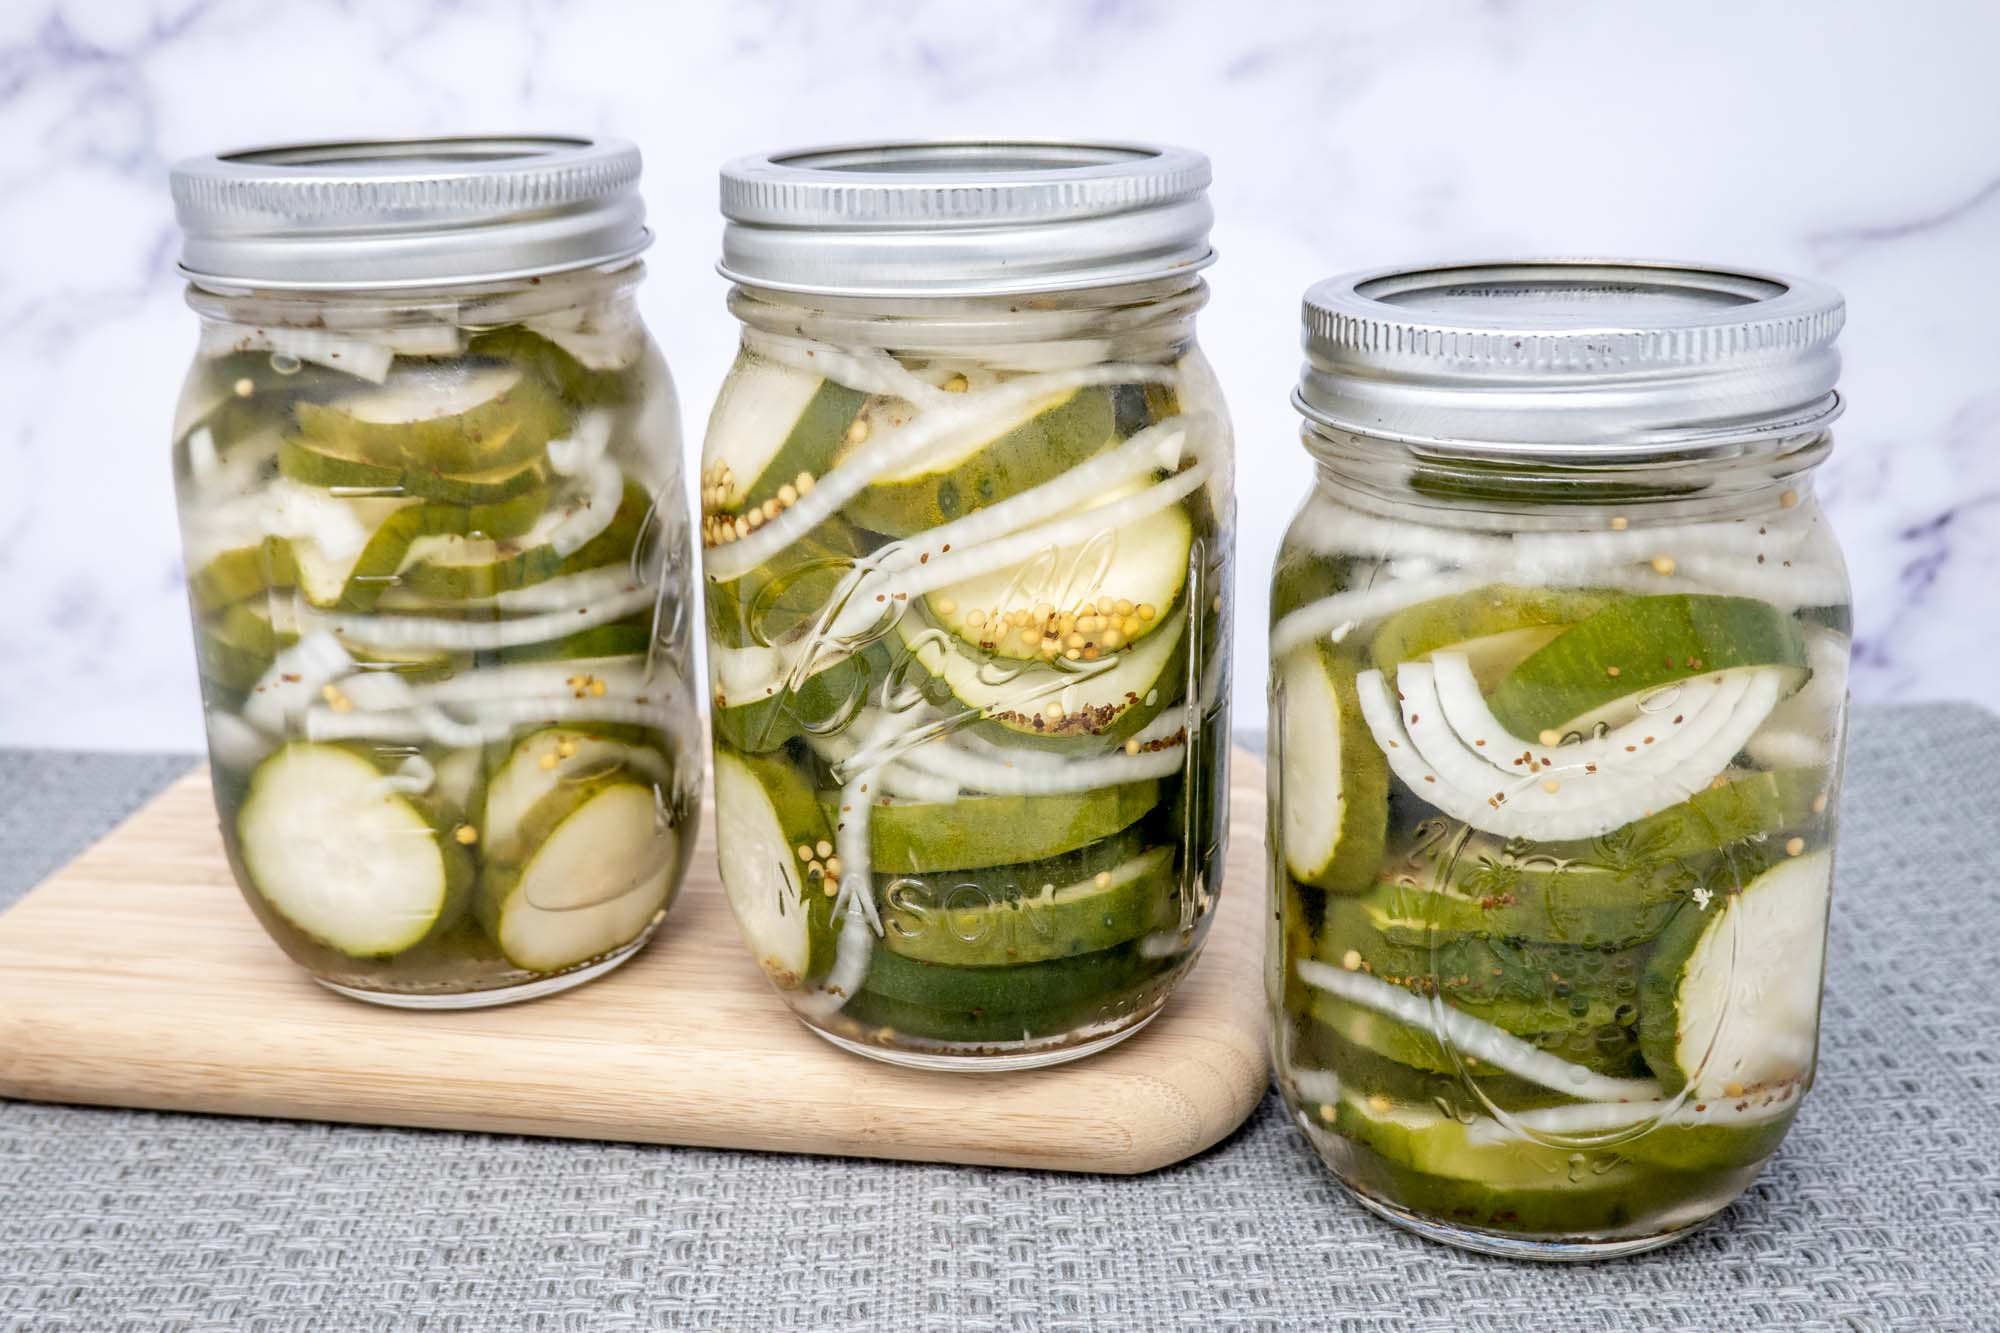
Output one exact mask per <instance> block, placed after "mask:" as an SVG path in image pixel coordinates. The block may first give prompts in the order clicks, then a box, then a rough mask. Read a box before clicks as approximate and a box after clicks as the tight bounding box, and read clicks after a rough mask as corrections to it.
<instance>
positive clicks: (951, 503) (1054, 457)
mask: <svg viewBox="0 0 2000 1333" xmlns="http://www.w3.org/2000/svg"><path fill="white" fill-rule="evenodd" d="M1113 423H1114V413H1113V410H1112V401H1111V395H1110V393H1109V392H1107V391H1106V390H1104V389H1099V388H1083V389H1073V390H1070V391H1069V392H1066V393H1060V394H1056V395H1053V396H1051V397H1048V398H1044V399H1041V400H1040V401H1037V402H1033V403H1029V404H1027V405H1026V406H1025V407H1023V408H1022V409H1021V410H1020V412H1019V413H1018V415H1011V416H1007V417H1002V418H999V419H996V420H994V421H993V422H991V423H990V427H989V428H988V429H986V430H983V431H978V432H973V433H971V434H970V435H969V436H968V437H967V438H966V440H965V442H964V444H963V445H962V447H960V448H957V449H955V450H949V451H947V450H937V451H933V452H931V453H929V454H927V455H926V456H925V457H924V458H923V459H921V460H920V461H919V462H918V463H916V464H915V465H914V466H912V467H910V468H908V469H906V470H904V471H901V472H892V473H888V474H885V475H884V476H881V477H878V478H877V479H876V480H875V481H874V482H873V483H872V484H871V485H869V486H867V487H865V488H864V489H863V490H862V491H861V493H860V494H859V495H857V496H855V497H854V499H853V500H852V501H850V502H849V504H848V506H847V509H846V514H847V516H848V517H849V518H851V519H853V520H854V521H855V522H856V523H859V524H860V525H861V526H862V527H864V528H872V529H873V530H874V531H876V532H882V533H887V534H888V535H890V536H892V537H910V536H914V535H916V534H917V533H920V532H923V531H926V530H927V529H930V528H935V527H940V526H942V525H943V524H945V523H948V522H950V521H951V520H953V519H955V518H960V517H963V516H964V515H966V514H969V513H971V512H972V511H973V510H975V509H981V508H984V507H985V506H987V505H990V504H994V503H996V502H998V501H1000V500H1004V499H1006V498H1007V497H1008V496H1010V495H1015V494H1017V493H1019V492H1021V491H1025V490H1027V489H1029V488H1030V487H1033V486H1039V485H1041V484H1042V483H1043V482H1045V481H1050V480H1052V479H1054V478H1055V477H1057V476H1059V475H1061V474H1062V473H1063V472H1065V471H1067V470H1068V469H1070V468H1071V467H1074V466H1075V465H1076V464H1078V463H1080V462H1082V461H1083V460H1084V459H1086V458H1088V457H1090V456H1091V455H1092V454H1094V453H1096V452H1098V451H1099V450H1100V449H1103V448H1105V447H1106V446H1107V445H1109V444H1111V443H1113V441H1114V439H1115V436H1114V434H1113ZM857 434H858V432H857ZM848 447H849V450H852V449H855V448H865V447H866V439H865V437H864V438H863V439H862V440H860V441H854V442H853V443H851V444H850V445H849V446H848ZM1079 498H1082V497H1079Z"/></svg>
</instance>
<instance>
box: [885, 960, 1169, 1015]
mask: <svg viewBox="0 0 2000 1333" xmlns="http://www.w3.org/2000/svg"><path fill="white" fill-rule="evenodd" d="M1150 961H1152V960H1149V959H1144V958H1141V957H1140V956H1139V954H1138V952H1137V951H1136V950H1134V949H1132V948H1131V947H1129V946H1127V947H1123V948H1117V949H1103V950H1099V951H1098V952H1096V953H1088V954H1080V955H1078V956H1076V957H1073V958H1057V959H1051V960H1050V961H1048V962H1040V963H1020V964H1017V965H1014V966H1010V967H951V966H946V965H944V964H940V963H926V962H921V961H919V960H917V959H914V958H908V957H905V956H904V955H902V954H899V953H896V952H894V951H893V950H890V949H877V950H876V951H875V953H874V955H873V957H872V958H871V959H870V961H869V964H868V979H867V981H866V982H865V983H864V984H863V987H862V989H863V990H866V991H868V992H870V993H872V994H875V995H880V996H882V997H884V998H885V999H890V1000H900V1001H902V1002H903V1003H905V1004H915V1005H923V1006H925V1007H926V1008H930V1009H943V1010H952V1011H961V1012H971V1013H1011V1014H1022V1013H1032V1012H1034V1011H1037V1010H1057V1011H1062V1012H1069V1011H1072V1010H1074V1009H1075V1008H1076V1007H1077V1006H1078V1005H1087V1004H1089V1003H1090V1002H1092V1001H1094V1000H1098V999H1101V998H1106V997H1109V996H1110V995H1111V994H1112V993H1113V992H1115V991H1117V990H1118V989H1120V988H1121V987H1123V986H1124V985H1126V984H1128V983H1129V982H1131V981H1132V980H1134V978H1135V977H1136V975H1137V974H1138V972H1139V970H1140V969H1141V968H1142V967H1143V966H1144V965H1146V964H1147V963H1149V962H1150Z"/></svg>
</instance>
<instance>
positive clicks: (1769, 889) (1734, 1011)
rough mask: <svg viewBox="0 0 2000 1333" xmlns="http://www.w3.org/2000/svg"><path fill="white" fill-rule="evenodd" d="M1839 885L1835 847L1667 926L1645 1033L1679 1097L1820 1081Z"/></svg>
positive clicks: (1691, 908)
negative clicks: (1814, 1077) (1815, 1077)
mask: <svg viewBox="0 0 2000 1333" xmlns="http://www.w3.org/2000/svg"><path fill="white" fill-rule="evenodd" d="M1832 885H1833V856H1832V853H1831V852H1826V851H1817V852H1811V853H1807V854H1804V855H1800V856H1794V857H1790V858H1788V859H1786V860H1783V861H1780V862H1778V863H1777V864H1776V865H1774V866H1771V867H1770V868H1769V869H1767V870H1765V871H1764V872H1763V873H1762V874H1759V875H1757V876H1756V877H1754V878H1752V879H1751V880H1750V881H1749V883H1747V884H1745V885H1744V886H1743V888H1742V891H1741V892H1739V893H1736V894H1734V895H1730V896H1726V897H1718V898H1716V899H1714V900H1712V901H1710V902H1707V903H1705V904H1701V903H1690V904H1688V906H1687V907H1685V908H1683V909H1682V912H1681V915H1680V916H1679V917H1678V918H1676V920H1675V921H1674V922H1673V924H1672V925H1670V926H1669V927H1668V928H1667V930H1666V932H1665V933H1664V934H1663V935H1662V936H1661V937H1660V943H1659V948H1658V950H1657V952H1655V954H1654V955H1653V960H1652V963H1651V965H1650V966H1649V967H1648V969H1647V972H1646V978H1645V989H1644V992H1643V996H1642V1000H1641V1015H1642V1017H1641V1023H1640V1038H1641V1042H1642V1045H1643V1048H1644V1050H1645V1054H1646V1062H1647V1063H1648V1064H1649V1065H1651V1066H1652V1068H1653V1073H1654V1074H1655V1076H1657V1077H1658V1078H1659V1080H1660V1082H1661V1083H1662V1084H1663V1085H1664V1086H1665V1087H1666V1089H1667V1090H1668V1091H1669V1092H1678V1091H1680V1090H1681V1089H1682V1088H1684V1087H1692V1088H1693V1090H1694V1093H1695V1095H1696V1096H1698V1097H1703V1098H1720V1097H1740V1096H1742V1095H1744V1093H1745V1091H1746V1090H1754V1089H1758V1088H1762V1087H1765V1086H1767V1085H1772V1084H1781V1083H1789V1082H1795V1081H1797V1080H1800V1079H1803V1078H1805V1077H1808V1076H1809V1075H1810V1073H1811V1070H1812V1066H1813V1057H1814V1052H1815V1049H1816V1047H1817V1044H1818V1040H1819V999H1820V973H1821V964H1822V962H1823V960H1824V957H1825V952H1826V915H1827V905H1828V902H1829V897H1830V894H1831V891H1832Z"/></svg>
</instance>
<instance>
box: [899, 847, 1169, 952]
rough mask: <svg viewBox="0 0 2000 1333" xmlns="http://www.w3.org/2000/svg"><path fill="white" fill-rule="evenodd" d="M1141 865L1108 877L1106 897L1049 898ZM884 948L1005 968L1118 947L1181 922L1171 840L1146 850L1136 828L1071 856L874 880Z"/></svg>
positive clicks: (1103, 891) (1103, 894)
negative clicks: (1122, 875) (1048, 890)
mask: <svg viewBox="0 0 2000 1333" xmlns="http://www.w3.org/2000/svg"><path fill="white" fill-rule="evenodd" d="M1128 862H1143V869H1141V870H1140V871H1138V872H1137V873H1136V874H1135V875H1134V876H1133V877H1132V878H1131V879H1129V880H1127V881H1125V882H1120V883H1110V884H1107V887H1106V888H1105V889H1104V890H1102V891H1101V892H1100V893H1099V894H1098V895H1096V896H1097V897H1098V898H1100V899H1101V901H1100V902H1092V903H1088V904H1086V903H1082V902H1063V903H1055V904H1050V903H1043V902H1038V901H1037V899H1038V898H1039V896H1040V894H1041V889H1042V886H1043V885H1045V884H1053V885H1055V886H1056V887H1057V888H1058V889H1059V890H1068V889H1070V888H1072V887H1073V886H1078V885H1082V884H1083V883H1084V882H1085V881H1088V880H1091V879H1092V878H1093V877H1094V876H1095V875H1097V874H1099V873H1103V874H1107V875H1109V874H1111V873H1112V872H1113V871H1115V870H1119V869H1121V868H1122V867H1124V866H1125V865H1126V864H1127V863H1128ZM876 890H877V897H878V901H879V903H880V911H881V916H882V926H883V935H882V942H883V944H884V946H885V947H886V948H888V949H890V950H892V951H894V952H896V953H899V954H902V955H903V956H904V957H906V958H912V959H915V960H917V961H919V962H925V963H938V964H946V965H958V966H987V967H994V966H1008V965H1012V964H1022V963H1031V962H1045V961H1049V960H1051V959H1058V958H1073V957H1077V956H1079V955H1082V954H1088V953H1095V952H1097V951H1099V950H1102V949H1110V948H1116V947H1117V946H1118V945H1120V944H1124V943H1127V942H1128V941H1130V940H1133V939H1136V938H1138V937H1139V936H1141V935H1145V934H1149V933H1151V932H1153V931H1157V930H1166V929H1172V928H1175V927H1177V926H1178V925H1179V923H1180V915H1181V914H1180V897H1179V877H1178V876H1177V874H1176V873H1175V858H1174V854H1173V850H1172V848H1170V847H1156V848H1153V849H1151V850H1150V851H1148V850H1146V849H1145V847H1144V844H1143V842H1142V841H1141V839H1140V837H1139V835H1138V832H1137V830H1136V829H1128V830H1126V831H1125V833H1123V834H1119V835H1116V836H1114V837H1111V838H1107V839H1105V840H1104V841H1103V842H1101V843H1097V844H1093V845H1092V846H1091V847H1085V848H1079V849H1078V850H1077V851H1076V852H1074V853H1069V854H1067V855H1064V856H1059V857H1054V858H1051V859H1050V860H1048V861H1043V862H1031V863H1029V864H1027V865H1024V866H998V867H993V868H991V869H988V870H983V871H956V872H946V873H944V874H942V875H933V876H929V877H927V878H923V879H918V878H914V877H910V876H895V877H889V878H887V880H886V881H885V880H884V879H883V878H882V877H877V879H876Z"/></svg>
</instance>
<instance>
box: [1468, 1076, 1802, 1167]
mask: <svg viewBox="0 0 2000 1333" xmlns="http://www.w3.org/2000/svg"><path fill="white" fill-rule="evenodd" d="M1800 1099H1801V1090H1800V1089H1799V1088H1797V1087H1795V1086H1790V1085H1788V1086H1785V1087H1781V1088H1776V1089H1768V1090H1764V1091H1761V1092H1759V1093H1757V1094H1755V1095H1746V1096H1744V1097H1741V1098H1736V1099H1728V1098H1725V1099H1723V1100H1720V1101H1714V1102H1688V1101H1683V1102H1682V1103H1681V1104H1679V1105H1675V1104H1674V1103H1672V1102H1667V1101H1654V1102H1637V1103H1634V1102H1580V1103H1576V1104H1573V1105H1569V1106H1561V1107H1545V1108H1535V1109H1528V1110H1525V1111H1523V1113H1522V1114H1520V1115H1519V1116H1517V1117H1515V1122H1516V1123H1517V1124H1518V1125H1519V1126H1520V1130H1521V1131H1523V1132H1517V1131H1516V1130H1514V1129H1512V1128H1509V1127H1508V1126H1505V1125H1502V1124H1500V1123H1499V1122H1498V1121H1493V1120H1487V1121H1481V1122H1477V1123H1475V1124H1474V1125H1473V1126H1472V1138H1473V1139H1474V1141H1477V1142H1493V1143H1507V1142H1514V1143H1520V1142H1524V1141H1534V1142H1540V1143H1545V1144H1547V1146H1549V1147H1552V1148H1558V1149H1560V1148H1564V1147H1566V1146H1567V1145H1571V1144H1574V1145H1576V1146H1579V1147H1585V1148H1590V1147H1599V1146H1602V1147H1605V1148H1608V1149H1610V1150H1611V1151H1613V1152H1616V1153H1617V1154H1618V1155H1619V1156H1620V1157H1623V1158H1625V1159H1627V1160H1629V1161H1633V1162H1648V1163H1652V1164H1653V1165H1656V1166H1663V1167H1667V1168H1668V1169H1670V1170H1675V1171H1720V1170H1729V1169H1731V1168H1737V1167H1748V1166H1755V1165H1757V1164H1759V1163H1761V1162H1763V1161H1764V1160H1765V1159H1766V1158H1768V1157H1769V1156H1770V1155H1771V1154H1772V1153H1774V1152H1776V1151H1777V1150H1778V1144H1779V1143H1780V1142H1781V1141H1782V1140H1783V1139H1784V1137H1785V1131H1786V1130H1788V1129H1790V1128H1791V1124H1792V1121H1793V1120H1794V1119H1795V1118H1796V1117H1797V1115H1798V1109H1799V1102H1800ZM1635 1131H1636V1132H1635Z"/></svg>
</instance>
